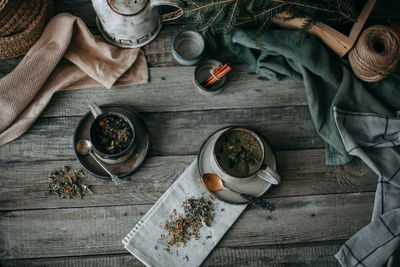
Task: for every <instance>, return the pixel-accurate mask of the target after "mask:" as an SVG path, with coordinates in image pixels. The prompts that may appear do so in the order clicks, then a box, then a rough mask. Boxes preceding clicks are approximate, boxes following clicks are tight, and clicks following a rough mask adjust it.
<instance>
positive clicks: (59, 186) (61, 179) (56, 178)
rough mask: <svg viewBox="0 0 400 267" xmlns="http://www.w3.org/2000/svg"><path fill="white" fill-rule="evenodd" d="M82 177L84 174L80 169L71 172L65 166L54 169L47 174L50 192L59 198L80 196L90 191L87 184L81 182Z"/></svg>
mask: <svg viewBox="0 0 400 267" xmlns="http://www.w3.org/2000/svg"><path fill="white" fill-rule="evenodd" d="M84 177H85V174H84V173H83V171H82V170H74V171H73V172H72V171H70V168H69V167H67V166H64V167H62V168H61V169H59V170H54V171H52V172H51V173H50V175H49V189H50V193H54V194H56V195H58V197H60V198H72V197H75V196H79V197H80V198H82V197H83V196H84V195H85V194H86V193H87V192H90V189H89V186H88V185H85V184H83V183H82V179H83V178H84Z"/></svg>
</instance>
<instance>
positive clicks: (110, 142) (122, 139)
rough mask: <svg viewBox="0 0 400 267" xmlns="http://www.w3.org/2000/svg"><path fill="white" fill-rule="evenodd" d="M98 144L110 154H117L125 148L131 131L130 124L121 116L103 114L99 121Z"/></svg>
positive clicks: (131, 133)
mask: <svg viewBox="0 0 400 267" xmlns="http://www.w3.org/2000/svg"><path fill="white" fill-rule="evenodd" d="M99 126H100V127H101V130H100V137H99V140H100V145H102V146H103V147H104V149H105V150H106V151H107V152H109V153H112V154H118V153H120V152H121V151H123V150H125V149H126V148H127V147H128V145H129V143H130V141H131V139H132V137H133V132H132V128H131V127H130V125H129V124H128V123H127V122H126V121H125V120H124V119H123V118H121V117H118V116H115V115H109V116H105V117H104V118H103V119H102V120H101V121H100V122H99Z"/></svg>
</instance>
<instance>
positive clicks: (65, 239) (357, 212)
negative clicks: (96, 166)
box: [0, 193, 374, 259]
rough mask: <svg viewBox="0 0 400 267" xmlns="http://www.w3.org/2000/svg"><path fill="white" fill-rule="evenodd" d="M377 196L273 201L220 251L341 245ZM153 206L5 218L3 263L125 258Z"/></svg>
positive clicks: (1, 225) (250, 214)
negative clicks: (126, 242)
mask: <svg viewBox="0 0 400 267" xmlns="http://www.w3.org/2000/svg"><path fill="white" fill-rule="evenodd" d="M373 198H374V193H356V194H334V195H320V196H304V197H286V198H274V199H273V201H274V203H275V205H276V207H277V210H276V211H274V212H273V213H267V212H265V211H264V210H262V209H257V208H253V207H249V208H248V209H247V210H246V211H245V212H244V213H243V214H242V215H241V217H240V218H239V219H238V220H237V222H236V223H235V224H234V225H233V227H232V228H231V229H230V230H229V231H228V232H227V234H226V235H225V236H224V238H223V239H222V240H221V242H220V243H219V244H218V247H243V246H263V245H276V244H290V243H302V242H316V241H329V240H342V239H346V238H348V237H350V236H351V235H353V234H354V233H355V232H356V231H358V230H359V229H361V228H362V227H363V226H365V225H366V224H367V223H368V222H369V220H370V215H371V210H372V205H373ZM150 207H151V205H136V204H132V205H128V206H117V207H91V208H71V209H46V210H35V211H11V212H0V237H1V239H0V240H2V242H1V243H0V258H1V259H16V258H42V257H61V256H79V255H101V254H114V253H122V252H124V250H123V247H122V244H121V239H122V238H123V237H124V236H125V234H126V233H127V232H128V231H130V229H131V228H132V227H133V225H134V224H135V223H136V222H137V221H138V220H139V219H140V218H141V217H142V216H143V214H144V213H145V212H146V211H147V210H148V209H149V208H150Z"/></svg>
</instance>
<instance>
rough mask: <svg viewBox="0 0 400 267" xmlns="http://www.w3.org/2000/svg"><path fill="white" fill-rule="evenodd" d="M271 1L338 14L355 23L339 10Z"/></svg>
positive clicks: (280, 0)
mask: <svg viewBox="0 0 400 267" xmlns="http://www.w3.org/2000/svg"><path fill="white" fill-rule="evenodd" d="M272 1H274V2H279V3H285V4H289V5H296V6H302V7H306V8H311V9H316V10H319V11H324V12H328V13H339V14H340V15H342V16H343V17H345V18H347V19H348V20H351V21H355V20H354V19H353V18H351V17H349V16H348V15H347V14H345V13H343V12H342V11H341V10H340V9H338V10H334V9H327V8H321V7H318V6H313V5H309V4H304V3H298V2H292V1H288V0H272Z"/></svg>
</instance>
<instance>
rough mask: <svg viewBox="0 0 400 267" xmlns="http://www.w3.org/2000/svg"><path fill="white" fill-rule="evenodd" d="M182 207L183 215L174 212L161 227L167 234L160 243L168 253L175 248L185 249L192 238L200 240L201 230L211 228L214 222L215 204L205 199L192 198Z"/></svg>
mask: <svg viewBox="0 0 400 267" xmlns="http://www.w3.org/2000/svg"><path fill="white" fill-rule="evenodd" d="M182 207H183V211H184V213H183V214H177V212H176V210H174V212H173V213H172V214H171V215H170V216H169V218H168V219H167V220H166V221H165V223H164V225H162V226H161V227H162V228H163V229H164V230H166V232H167V234H166V235H162V236H161V237H160V239H159V240H158V243H159V244H161V245H163V246H164V247H165V249H166V250H167V251H168V252H170V248H171V247H173V246H176V247H184V246H185V245H186V243H187V242H188V241H189V240H191V239H192V238H195V239H196V240H197V239H200V229H201V228H203V227H204V226H210V225H211V224H212V222H213V220H214V213H213V211H214V207H213V203H212V202H211V200H207V199H205V198H204V197H201V198H199V199H194V198H190V199H188V200H186V201H184V202H183V203H182Z"/></svg>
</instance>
